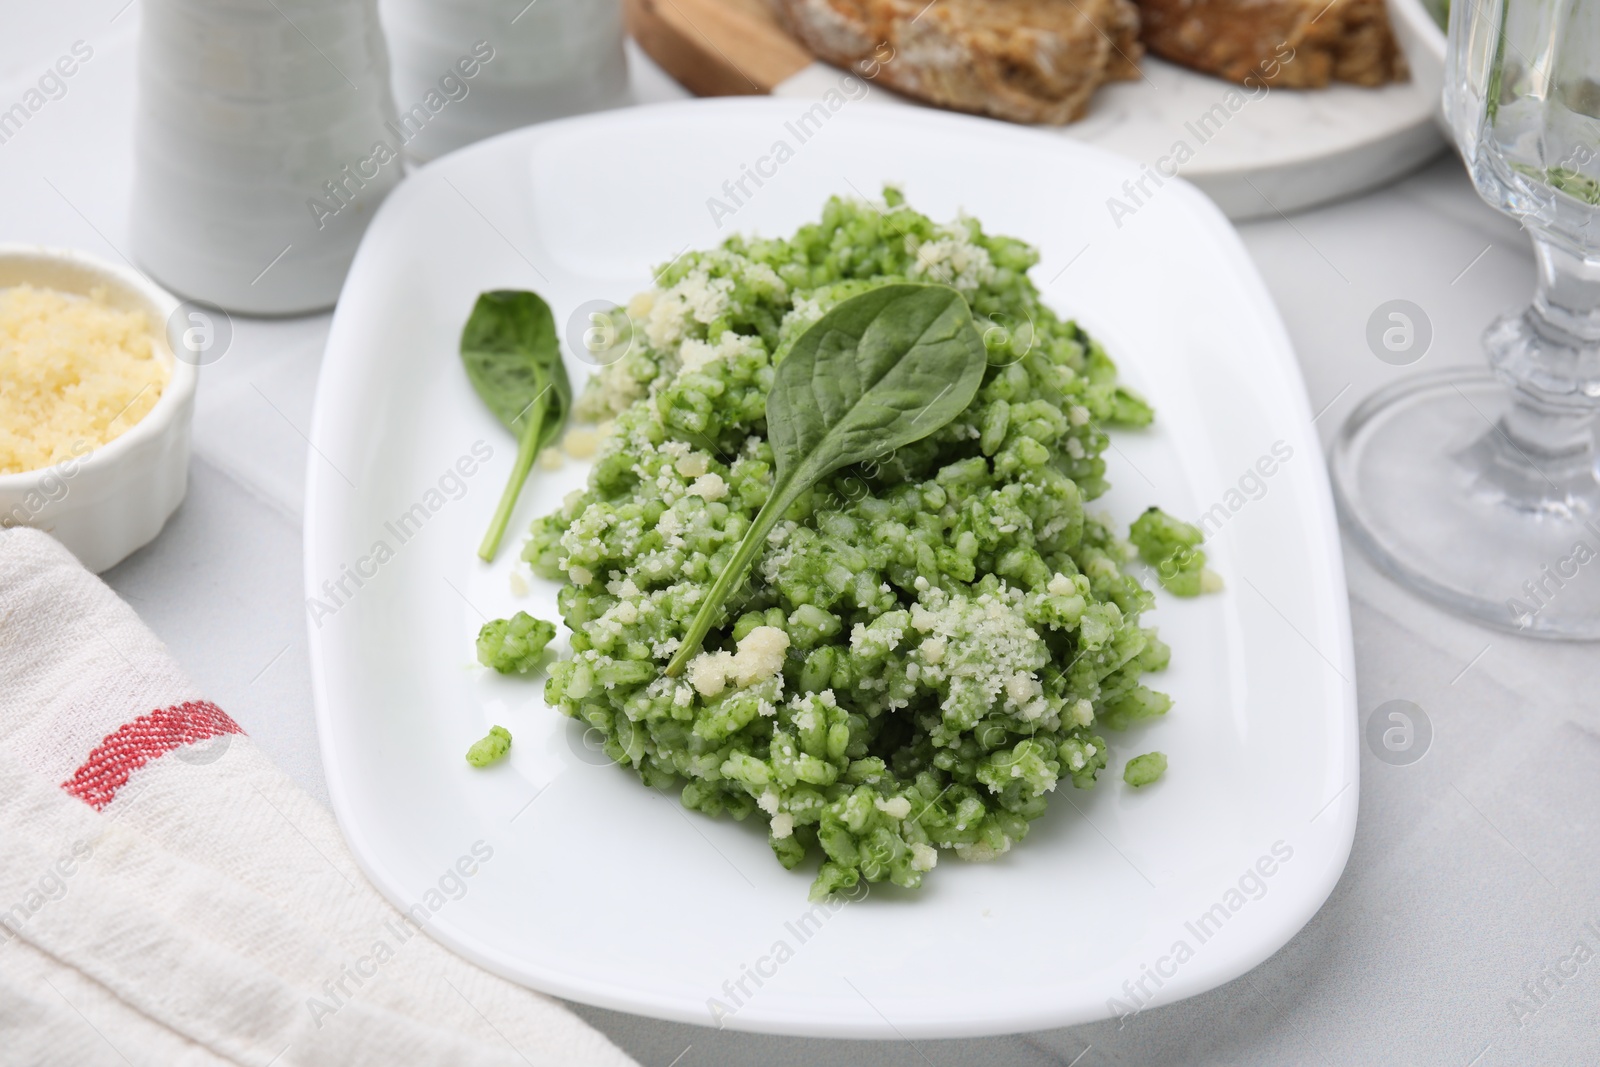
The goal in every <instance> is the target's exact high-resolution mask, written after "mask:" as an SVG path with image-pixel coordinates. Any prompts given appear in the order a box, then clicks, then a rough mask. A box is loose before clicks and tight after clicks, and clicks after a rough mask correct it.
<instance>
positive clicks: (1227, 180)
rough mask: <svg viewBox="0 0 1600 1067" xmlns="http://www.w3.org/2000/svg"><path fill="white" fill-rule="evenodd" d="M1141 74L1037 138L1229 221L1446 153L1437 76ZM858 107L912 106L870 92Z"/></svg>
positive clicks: (1151, 62)
mask: <svg viewBox="0 0 1600 1067" xmlns="http://www.w3.org/2000/svg"><path fill="white" fill-rule="evenodd" d="M1397 2H1406V0H1397ZM1409 2H1412V3H1415V2H1417V0H1409ZM1139 69H1140V78H1139V80H1137V81H1125V82H1113V83H1111V84H1108V85H1105V86H1102V87H1101V88H1100V89H1098V90H1096V92H1095V95H1094V99H1093V100H1092V101H1091V103H1090V105H1089V114H1088V115H1086V116H1085V117H1084V118H1082V119H1081V120H1079V121H1077V122H1074V123H1069V124H1068V125H1065V126H1051V127H1038V128H1039V129H1041V130H1045V131H1047V132H1049V133H1051V134H1053V135H1055V136H1059V137H1064V138H1067V139H1069V140H1074V141H1082V142H1084V143H1086V144H1093V145H1098V146H1100V147H1101V148H1107V149H1110V150H1111V151H1113V152H1118V153H1121V154H1122V155H1125V156H1128V157H1129V158H1131V159H1134V160H1137V161H1138V162H1140V163H1143V164H1145V165H1146V166H1147V167H1148V168H1149V170H1150V171H1151V172H1154V173H1156V174H1157V175H1159V176H1160V177H1162V178H1163V179H1165V178H1166V177H1168V176H1170V175H1171V173H1172V172H1173V171H1174V170H1176V172H1177V173H1178V175H1179V176H1180V177H1183V178H1185V179H1187V180H1188V181H1190V182H1193V183H1194V184H1195V185H1197V186H1199V187H1200V189H1201V190H1202V191H1203V192H1204V193H1205V194H1206V195H1207V196H1209V197H1211V199H1212V200H1214V201H1216V203H1217V206H1219V207H1221V208H1222V210H1223V212H1224V213H1225V214H1226V215H1227V216H1228V217H1229V218H1231V219H1235V220H1243V219H1252V218H1262V217H1276V216H1277V215H1280V214H1286V213H1288V212H1291V211H1300V210H1303V209H1305V208H1308V207H1313V206H1315V205H1317V204H1322V203H1326V202H1327V201H1330V200H1337V199H1339V198H1341V197H1346V196H1353V195H1355V194H1356V193H1360V192H1365V191H1366V190H1368V189H1373V188H1376V187H1378V186H1380V185H1383V184H1385V183H1387V182H1390V181H1393V180H1394V179H1395V178H1398V177H1400V176H1401V175H1402V174H1405V173H1407V172H1409V171H1412V170H1415V169H1416V168H1417V167H1419V166H1421V165H1422V164H1423V163H1425V162H1426V161H1427V160H1429V159H1431V158H1432V157H1433V156H1434V155H1435V154H1437V153H1438V152H1439V150H1440V149H1441V148H1443V147H1444V139H1443V138H1442V137H1441V136H1440V133H1439V129H1438V126H1437V125H1436V123H1435V122H1434V114H1435V112H1437V111H1438V109H1439V73H1438V69H1436V68H1430V69H1431V74H1430V73H1428V70H1426V69H1425V70H1424V71H1423V72H1422V73H1421V74H1420V76H1418V75H1414V76H1413V78H1412V80H1411V81H1409V82H1403V83H1400V84H1396V85H1385V86H1383V87H1381V88H1377V89H1363V88H1361V87H1359V86H1354V85H1346V84H1338V83H1336V84H1334V85H1331V86H1329V87H1328V88H1326V89H1267V88H1264V87H1258V88H1256V89H1254V90H1251V89H1248V88H1245V87H1243V86H1238V85H1234V84H1233V83H1231V82H1226V81H1223V80H1221V79H1220V78H1213V77H1211V76H1210V75H1206V74H1201V73H1198V72H1197V71H1193V70H1189V69H1187V68H1186V67H1180V66H1177V65H1175V64H1172V63H1166V62H1163V61H1162V60H1159V59H1156V58H1155V57H1153V56H1148V55H1147V56H1145V57H1144V58H1143V59H1141V60H1140V61H1139ZM846 77H849V76H847V75H846V74H845V73H844V72H843V71H841V70H839V69H837V68H835V67H830V66H827V65H825V64H822V63H813V64H812V65H811V66H809V67H807V68H806V69H805V70H803V71H801V72H800V73H799V74H796V75H795V76H794V77H792V78H790V79H788V80H787V81H785V82H783V83H782V84H781V85H779V86H778V87H777V88H776V89H774V90H773V95H775V96H782V97H794V98H798V99H821V98H822V97H823V95H824V94H825V93H827V92H828V91H829V90H837V89H838V87H839V85H840V84H841V82H840V79H843V78H846ZM857 92H859V90H857ZM862 101H863V102H867V101H879V102H886V103H895V104H903V105H907V106H914V107H920V106H921V105H919V104H917V103H916V102H915V101H912V100H909V99H907V98H905V97H903V96H899V95H897V94H895V93H893V92H891V91H889V90H887V89H880V88H878V87H876V86H874V87H872V91H871V92H870V93H868V94H867V95H866V96H864V97H863V98H862ZM852 106H859V105H852ZM798 113H799V112H798V110H797V111H796V114H798ZM1180 145H1181V146H1182V147H1181V148H1180V147H1179V146H1180ZM1138 180H1139V176H1138V175H1135V176H1134V177H1133V181H1134V182H1135V183H1137V182H1138ZM1063 188H1064V187H1063ZM1144 188H1145V190H1146V191H1149V190H1152V189H1154V188H1155V180H1154V179H1146V180H1145V186H1144ZM1110 195H1115V196H1116V197H1117V198H1118V199H1120V200H1122V201H1123V202H1124V203H1126V204H1130V205H1133V206H1135V207H1137V206H1138V201H1139V200H1140V199H1142V198H1143V195H1144V194H1143V193H1141V192H1139V191H1138V189H1137V185H1136V186H1135V191H1134V192H1132V193H1130V192H1128V191H1126V190H1120V189H1119V190H1114V191H1108V196H1110ZM1102 199H1103V200H1104V199H1105V198H1102ZM1101 210H1102V211H1107V212H1108V213H1109V211H1110V209H1109V208H1108V207H1104V206H1103V207H1102V208H1101Z"/></svg>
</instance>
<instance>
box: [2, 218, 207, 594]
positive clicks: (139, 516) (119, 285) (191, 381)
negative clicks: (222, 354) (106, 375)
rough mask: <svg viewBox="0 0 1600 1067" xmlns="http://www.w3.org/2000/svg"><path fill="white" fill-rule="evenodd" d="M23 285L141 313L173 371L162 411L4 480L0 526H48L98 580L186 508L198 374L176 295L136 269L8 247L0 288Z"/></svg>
mask: <svg viewBox="0 0 1600 1067" xmlns="http://www.w3.org/2000/svg"><path fill="white" fill-rule="evenodd" d="M23 284H26V285H33V286H36V287H38V288H41V289H55V290H57V291H58V292H63V293H72V294H74V295H77V296H88V295H89V294H90V293H91V292H93V291H94V290H97V289H98V290H101V291H103V292H104V294H105V300H106V303H107V304H108V305H109V306H111V307H114V308H116V309H118V310H120V311H138V312H142V313H143V314H144V317H145V319H146V321H147V322H148V323H149V324H150V331H151V334H152V339H153V340H154V342H155V350H156V357H157V358H158V359H160V360H161V361H162V362H164V363H165V364H166V365H167V367H168V369H169V375H168V378H167V384H166V385H165V386H164V387H163V388H162V390H161V398H160V399H159V400H157V401H156V403H155V406H154V407H152V408H151V409H150V410H149V411H148V412H146V413H145V416H144V418H142V419H140V420H139V421H138V422H136V423H134V424H133V425H132V426H130V427H129V428H128V429H127V430H125V431H123V432H122V433H121V434H119V435H118V436H117V437H115V438H113V439H112V440H110V441H108V442H106V443H105V444H104V445H102V446H100V447H99V448H97V449H94V450H93V451H86V452H85V453H84V454H83V456H82V457H81V458H77V459H72V460H67V461H64V462H62V463H59V464H55V465H53V466H50V467H45V468H43V469H41V470H33V471H22V472H21V473H18V474H0V524H3V525H5V526H33V527H37V528H38V529H41V530H44V531H45V532H47V533H49V534H51V535H53V536H54V537H55V538H56V540H58V541H60V542H61V543H62V544H63V545H65V546H67V549H68V550H69V551H71V552H72V554H73V555H74V556H77V557H78V561H79V562H80V563H82V564H83V565H84V566H85V567H87V568H89V569H90V570H91V571H94V572H95V573H97V574H98V573H99V572H101V571H104V570H109V569H110V568H111V567H114V566H115V565H116V564H118V563H120V562H121V561H122V560H123V559H125V558H127V557H128V556H129V555H130V554H131V553H133V552H134V551H136V550H137V549H139V548H142V547H143V546H144V545H146V544H149V543H150V541H152V540H153V539H154V538H155V536H156V534H158V533H160V532H161V528H162V527H163V526H164V525H166V522H167V519H168V518H169V517H171V515H172V513H173V512H174V511H176V510H177V508H178V505H179V504H181V503H182V502H183V497H184V493H185V492H186V491H187V490H188V487H189V432H190V423H191V422H193V420H194V390H195V385H196V383H197V381H198V380H199V372H198V370H197V368H196V367H195V366H194V364H192V363H188V362H185V361H183V360H180V359H177V358H176V357H175V356H174V355H173V346H172V344H171V341H170V338H169V337H168V329H169V318H170V316H171V315H172V312H173V311H175V310H176V309H177V307H178V301H177V299H176V298H174V297H173V296H172V294H170V293H168V292H167V291H166V290H164V289H162V288H161V287H160V286H158V285H156V284H155V283H154V282H152V281H150V279H148V278H146V277H145V276H144V275H142V274H140V273H138V272H137V271H134V270H131V269H129V268H128V267H125V266H122V265H120V264H116V263H110V262H107V261H106V260H103V259H100V258H99V257H97V256H91V255H89V254H88V253H86V252H79V251H76V250H73V249H68V248H47V247H43V246H40V245H22V244H0V288H9V287H11V286H14V285H23Z"/></svg>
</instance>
